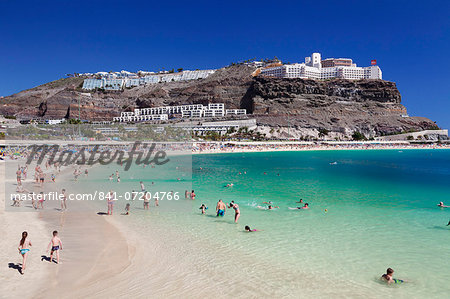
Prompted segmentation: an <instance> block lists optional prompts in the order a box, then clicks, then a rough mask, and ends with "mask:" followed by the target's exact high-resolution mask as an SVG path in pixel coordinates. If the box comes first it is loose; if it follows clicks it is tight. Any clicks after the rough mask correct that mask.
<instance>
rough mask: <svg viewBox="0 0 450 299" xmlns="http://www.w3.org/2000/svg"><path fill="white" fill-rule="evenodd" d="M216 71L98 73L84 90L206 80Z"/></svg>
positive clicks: (120, 88)
mask: <svg viewBox="0 0 450 299" xmlns="http://www.w3.org/2000/svg"><path fill="white" fill-rule="evenodd" d="M214 72H215V70H198V71H182V72H179V73H168V72H163V73H159V74H155V73H152V72H143V71H139V72H138V73H137V74H136V73H130V72H127V71H121V72H110V73H107V72H97V73H95V74H94V75H93V76H94V77H95V78H89V79H85V80H84V82H83V87H82V88H83V89H86V90H94V89H105V90H123V89H124V88H133V87H136V86H141V85H147V84H155V83H160V82H176V81H189V80H197V79H204V78H206V77H208V76H209V75H211V74H213V73H214Z"/></svg>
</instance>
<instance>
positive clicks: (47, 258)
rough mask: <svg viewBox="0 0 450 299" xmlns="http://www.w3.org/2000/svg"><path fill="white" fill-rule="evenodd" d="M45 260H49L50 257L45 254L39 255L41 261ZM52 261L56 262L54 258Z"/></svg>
mask: <svg viewBox="0 0 450 299" xmlns="http://www.w3.org/2000/svg"><path fill="white" fill-rule="evenodd" d="M43 260H45V261H47V262H50V257H49V256H46V255H41V262H42V261H43ZM52 262H54V263H55V264H57V262H56V261H55V260H53V261H52Z"/></svg>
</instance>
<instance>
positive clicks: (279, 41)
mask: <svg viewBox="0 0 450 299" xmlns="http://www.w3.org/2000/svg"><path fill="white" fill-rule="evenodd" d="M449 20H450V1H180V2H177V1H170V2H169V1H155V2H153V1H137V0H135V1H95V0H92V1H64V0H60V1H6V0H0V30H1V31H0V32H1V33H0V82H1V83H0V96H6V95H10V94H13V93H15V92H18V91H20V90H23V89H26V88H31V87H34V86H37V85H39V84H42V83H46V82H48V81H52V80H56V79H59V78H61V77H63V76H64V75H65V74H67V73H73V72H95V71H101V70H104V71H110V70H114V71H120V70H122V69H125V70H129V71H137V70H141V69H142V70H159V69H161V68H165V69H171V68H175V69H176V68H179V67H182V68H184V69H196V68H218V67H221V66H224V65H227V64H229V63H230V62H235V61H239V60H243V59H247V58H253V57H257V58H268V57H274V56H277V57H279V58H280V59H282V60H283V61H289V62H296V61H303V59H304V57H305V56H309V55H310V54H311V53H312V52H315V51H318V52H321V53H322V56H323V57H324V58H327V57H349V58H352V59H353V60H354V61H355V62H356V63H357V64H358V65H360V66H367V65H369V64H370V60H371V59H377V61H378V64H379V66H380V67H381V68H382V70H383V77H384V79H386V80H390V81H394V82H396V83H397V86H398V88H399V90H400V92H401V94H402V96H403V104H404V105H406V107H407V108H408V112H409V114H410V115H413V116H426V117H429V118H430V119H432V120H433V121H437V123H438V125H440V126H441V127H444V128H449V127H450V117H449V116H448V115H449V110H450V92H449V87H450V21H449Z"/></svg>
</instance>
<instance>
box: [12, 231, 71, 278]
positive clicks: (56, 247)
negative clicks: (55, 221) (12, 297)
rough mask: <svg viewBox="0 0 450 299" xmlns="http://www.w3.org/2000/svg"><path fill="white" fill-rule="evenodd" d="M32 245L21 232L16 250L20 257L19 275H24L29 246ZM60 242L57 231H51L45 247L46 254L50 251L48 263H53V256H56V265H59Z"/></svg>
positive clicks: (25, 233)
mask: <svg viewBox="0 0 450 299" xmlns="http://www.w3.org/2000/svg"><path fill="white" fill-rule="evenodd" d="M32 245H33V244H32V243H31V240H30V238H29V237H28V232H26V231H24V232H22V238H21V239H20V242H19V246H18V247H17V249H18V250H19V254H20V255H21V256H22V266H21V268H20V270H19V271H20V274H22V275H23V274H25V270H26V268H27V259H28V255H29V253H30V250H31V246H32ZM62 247H63V245H62V241H61V239H60V238H59V236H58V231H56V230H55V231H53V233H52V238H51V240H50V242H49V243H48V246H47V252H49V251H50V256H49V258H48V261H49V262H50V263H51V262H54V260H53V254H55V256H56V263H57V264H59V258H60V257H59V251H60V250H62ZM50 249H51V250H50Z"/></svg>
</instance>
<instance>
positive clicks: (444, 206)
mask: <svg viewBox="0 0 450 299" xmlns="http://www.w3.org/2000/svg"><path fill="white" fill-rule="evenodd" d="M437 206H438V207H440V208H450V206H446V205H444V202H443V201H441V202H440V203H438V205H437Z"/></svg>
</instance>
